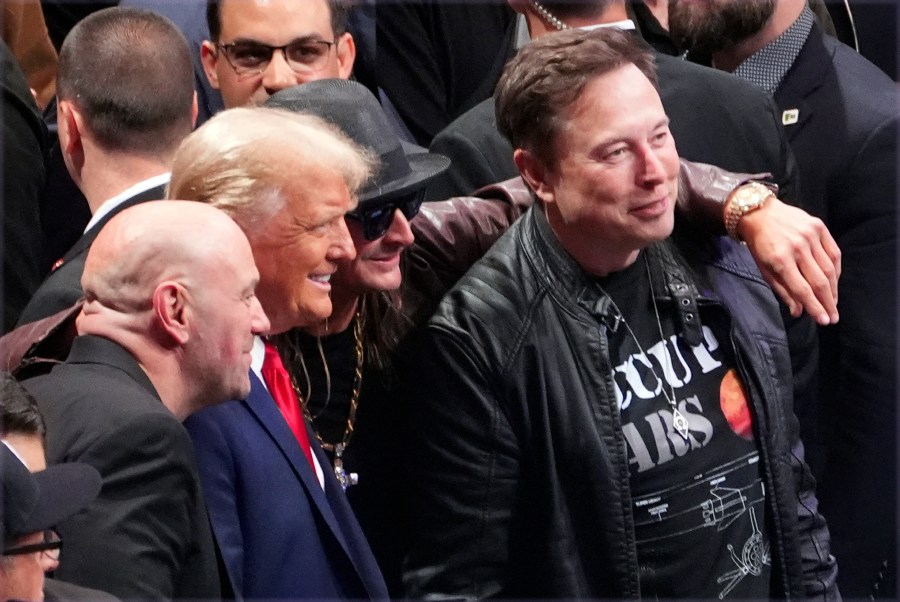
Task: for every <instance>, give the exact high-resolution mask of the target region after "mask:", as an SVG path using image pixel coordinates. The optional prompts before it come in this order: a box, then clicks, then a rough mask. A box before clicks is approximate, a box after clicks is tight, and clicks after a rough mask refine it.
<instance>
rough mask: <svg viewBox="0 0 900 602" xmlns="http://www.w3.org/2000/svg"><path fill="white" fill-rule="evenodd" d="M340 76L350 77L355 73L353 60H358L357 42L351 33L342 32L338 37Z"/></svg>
mask: <svg viewBox="0 0 900 602" xmlns="http://www.w3.org/2000/svg"><path fill="white" fill-rule="evenodd" d="M335 52H337V62H338V76H339V77H340V78H341V79H348V78H349V77H350V74H351V73H353V62H354V61H355V60H356V42H355V41H354V40H353V36H352V35H350V34H349V33H344V34H341V36H340V37H338V39H337V49H336V50H335Z"/></svg>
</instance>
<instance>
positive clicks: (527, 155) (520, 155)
mask: <svg viewBox="0 0 900 602" xmlns="http://www.w3.org/2000/svg"><path fill="white" fill-rule="evenodd" d="M513 161H515V163H516V167H518V168H519V173H520V174H522V179H523V180H525V183H526V184H528V186H529V187H530V188H531V189H532V190H533V191H534V194H536V195H537V197H538V198H539V199H540V200H541V202H542V203H544V204H545V205H546V204H550V203H554V202H556V180H557V178H556V175H555V174H554V173H553V171H552V170H550V169H548V168H547V167H546V166H545V165H544V163H543V162H542V161H541V160H540V159H538V158H537V157H535V156H534V154H533V153H531V152H530V151H527V150H525V149H522V148H517V149H516V150H515V152H514V153H513Z"/></svg>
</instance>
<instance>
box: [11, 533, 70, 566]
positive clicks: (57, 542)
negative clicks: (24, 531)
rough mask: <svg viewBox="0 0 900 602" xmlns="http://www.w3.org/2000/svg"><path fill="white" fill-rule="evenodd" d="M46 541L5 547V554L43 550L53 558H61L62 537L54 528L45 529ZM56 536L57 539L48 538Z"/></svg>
mask: <svg viewBox="0 0 900 602" xmlns="http://www.w3.org/2000/svg"><path fill="white" fill-rule="evenodd" d="M43 534H44V541H42V542H41V543H30V544H26V545H24V546H14V547H12V548H4V549H3V554H2V555H3V556H20V555H23V554H31V553H33V552H41V553H42V554H45V555H46V556H47V557H48V558H50V559H51V560H59V553H60V550H62V545H63V542H62V539H61V538H60V537H59V534H58V533H57V532H56V531H54V530H53V529H44V531H43ZM48 537H55V538H56V539H48Z"/></svg>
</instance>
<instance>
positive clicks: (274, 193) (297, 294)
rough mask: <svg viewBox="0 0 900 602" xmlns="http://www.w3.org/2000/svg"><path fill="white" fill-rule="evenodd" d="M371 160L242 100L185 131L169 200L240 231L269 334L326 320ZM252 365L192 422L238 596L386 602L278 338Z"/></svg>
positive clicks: (327, 132) (324, 127)
mask: <svg viewBox="0 0 900 602" xmlns="http://www.w3.org/2000/svg"><path fill="white" fill-rule="evenodd" d="M372 167H373V166H372V164H371V160H369V159H367V155H364V154H363V152H362V150H361V149H360V147H359V146H357V145H356V144H355V143H353V142H351V141H350V139H349V138H347V137H346V136H344V135H343V134H341V133H340V132H339V131H338V130H337V129H336V128H334V127H333V126H331V125H330V124H328V123H326V122H325V121H323V120H321V119H319V118H318V117H313V116H311V115H306V114H298V113H293V112H290V111H284V110H281V109H272V108H235V109H228V110H226V111H223V112H221V113H219V114H218V115H216V116H214V117H213V118H212V119H210V120H209V121H207V122H206V123H205V124H203V126H201V127H200V128H198V129H197V131H195V132H194V133H193V134H191V135H190V136H188V138H187V139H186V140H185V142H184V144H183V145H182V147H181V148H180V149H179V151H178V153H177V155H176V156H175V161H174V163H173V168H172V182H171V185H170V190H169V195H170V196H172V197H173V198H186V199H188V200H196V201H202V202H207V203H210V204H212V205H213V206H216V207H220V208H222V209H223V210H224V211H226V212H227V213H228V214H229V215H231V217H232V218H234V220H235V221H236V222H237V223H238V224H239V225H240V226H241V227H242V228H243V229H244V231H245V232H246V233H247V236H248V238H249V239H250V244H251V246H252V247H253V254H254V257H255V258H256V261H257V264H258V266H259V270H260V283H259V289H258V290H259V299H260V302H261V303H262V306H263V308H264V309H265V311H266V314H267V315H268V316H269V318H270V320H271V328H270V330H269V331H268V333H267V334H278V333H281V332H285V331H287V330H289V329H291V328H295V327H302V326H307V325H310V324H314V323H318V322H320V321H323V320H326V319H327V318H328V316H329V315H331V312H332V304H331V299H330V294H331V284H330V280H331V276H332V274H334V272H335V270H336V269H337V262H338V261H341V260H348V261H349V260H351V259H353V258H354V257H355V255H356V251H355V249H354V246H353V241H352V239H351V238H350V233H349V231H348V229H347V225H346V223H345V221H344V219H345V218H344V215H345V214H346V213H347V212H348V211H350V210H351V209H352V208H353V207H354V206H355V195H356V192H357V190H358V189H359V188H360V187H361V186H362V184H363V182H364V181H365V180H366V179H367V178H368V176H369V174H370V173H371V170H372ZM251 368H252V374H251V375H250V380H251V382H252V388H251V391H250V395H249V396H248V397H247V398H246V399H245V400H239V399H238V400H235V401H230V402H226V403H224V404H221V405H219V406H217V407H214V408H208V409H206V410H204V411H202V412H198V413H197V414H196V415H194V416H192V417H191V418H190V419H189V420H187V421H186V422H185V426H186V427H187V429H188V431H189V432H190V434H191V439H192V440H193V443H194V448H195V450H196V454H197V460H198V464H199V467H200V477H201V481H202V484H203V494H204V497H205V499H206V503H207V506H208V508H209V513H210V519H211V521H212V526H213V533H214V535H215V537H216V541H217V542H218V544H219V547H220V549H221V551H222V557H223V559H224V561H225V565H226V567H227V570H228V575H229V577H230V578H231V581H232V583H233V584H234V587H235V594H236V595H237V596H238V597H243V598H247V599H263V598H267V599H283V600H288V599H316V600H323V599H384V598H387V597H388V592H387V587H386V586H385V583H384V579H383V578H382V575H381V573H380V571H379V569H378V565H377V564H376V561H375V558H374V556H373V555H372V552H371V550H370V549H369V545H368V543H367V542H366V540H365V537H364V536H363V533H362V530H361V528H360V526H359V523H358V522H357V519H356V517H355V515H354V513H353V510H352V509H351V508H350V505H349V503H348V502H347V497H346V495H345V494H344V492H343V491H342V490H341V487H340V485H339V484H338V481H337V478H336V477H335V473H334V471H333V470H330V469H329V466H330V461H329V460H328V458H327V456H325V454H324V453H323V451H322V449H321V447H320V445H319V442H318V440H317V439H316V438H315V435H314V432H313V431H312V430H311V429H310V428H309V426H308V425H307V423H306V420H305V417H304V414H303V412H302V406H301V405H300V404H301V402H300V400H299V399H298V398H297V395H296V394H295V390H294V386H293V384H292V382H291V380H290V376H289V375H288V374H287V372H286V370H285V369H284V367H283V365H282V364H281V360H280V358H279V356H278V352H277V350H276V349H275V347H274V345H273V344H272V343H271V342H264V341H263V340H262V339H261V338H258V339H257V342H256V344H255V345H254V350H253V363H252V365H251ZM236 399H237V398H236Z"/></svg>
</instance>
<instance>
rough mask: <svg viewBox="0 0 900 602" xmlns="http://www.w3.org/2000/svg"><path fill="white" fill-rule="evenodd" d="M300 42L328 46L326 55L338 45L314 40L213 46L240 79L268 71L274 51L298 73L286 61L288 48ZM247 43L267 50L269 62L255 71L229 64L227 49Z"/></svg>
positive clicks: (217, 43) (242, 42)
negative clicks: (281, 44)
mask: <svg viewBox="0 0 900 602" xmlns="http://www.w3.org/2000/svg"><path fill="white" fill-rule="evenodd" d="M301 41H302V42H306V43H311V44H325V45H326V46H328V51H327V52H326V54H327V53H328V52H331V47H332V46H335V47H337V44H338V40H337V39H335V40H332V41H328V40H318V39H316V40H293V41H291V42H289V43H287V44H285V45H283V46H271V45H269V44H264V43H263V42H257V41H254V40H239V41H236V42H229V43H228V44H222V43H219V42H216V45H215V46H216V50H217V51H221V52H222V55H223V56H224V57H225V61H226V62H227V63H228V65H229V66H230V67H231V69H232V70H233V71H234V72H235V73H236V74H237V75H238V76H240V77H245V76H248V75H260V74H261V73H263V72H264V71H265V70H266V69H268V67H269V64H270V63H271V62H272V57H274V56H275V51H276V50H280V51H281V56H282V57H283V58H284V62H285V63H286V64H287V65H288V66H289V67H291V70H292V71H293V72H294V73H297V72H298V71H297V70H296V69H294V68H293V67H292V66H291V62H290V61H289V60H288V56H287V49H288V47H289V46H292V45H294V44H296V43H297V42H301ZM248 42H249V43H252V44H258V45H259V46H263V47H265V48H268V49H269V60H268V61H266V62H265V64H264V65H263V66H262V67H259V68H257V69H250V68H245V67H238V66H237V65H235V64H234V63H232V62H231V57H229V56H228V49H229V48H234V47H235V46H236V45H238V44H246V43H248Z"/></svg>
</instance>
